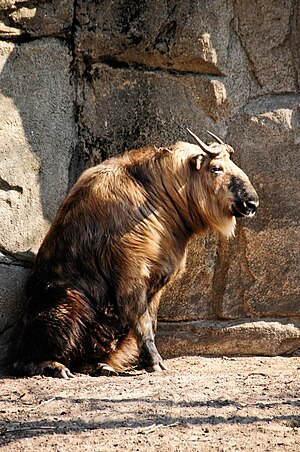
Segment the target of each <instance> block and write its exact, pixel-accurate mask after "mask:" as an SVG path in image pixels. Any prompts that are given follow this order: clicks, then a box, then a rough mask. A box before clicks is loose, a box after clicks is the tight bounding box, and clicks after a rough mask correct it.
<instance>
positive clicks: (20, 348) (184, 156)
mask: <svg viewBox="0 0 300 452" xmlns="http://www.w3.org/2000/svg"><path fill="white" fill-rule="evenodd" d="M212 146H215V147H218V148H220V149H219V152H218V154H217V155H215V156H214V157H211V156H208V155H206V154H205V152H203V151H201V149H200V148H199V146H196V145H192V144H189V143H183V142H179V143H176V144H175V145H173V146H171V147H169V148H160V149H157V148H154V147H150V148H144V149H138V150H133V151H130V152H127V153H125V154H124V155H122V156H120V157H115V158H112V159H110V160H107V161H105V162H104V163H102V164H101V165H98V166H96V167H94V168H91V169H88V170H86V171H85V172H84V173H83V174H82V176H81V177H80V178H79V180H78V181H77V183H76V184H75V185H74V187H73V188H72V190H71V191H70V193H69V195H68V196H67V198H66V199H65V201H64V202H63V204H62V206H61V207H60V209H59V211H58V213H57V216H56V219H55V221H54V223H53V225H52V226H51V228H50V230H49V232H48V234H47V236H46V237H45V239H44V241H43V243H42V245H41V248H40V250H39V252H38V254H37V257H36V260H35V263H34V266H33V269H32V273H31V275H30V278H29V280H28V283H27V287H26V295H27V305H26V307H25V311H24V316H23V319H22V324H21V325H20V327H19V328H18V331H17V337H16V339H15V341H14V343H13V345H12V347H11V350H10V362H11V365H10V371H11V372H12V373H14V374H16V375H24V374H25V375H32V374H36V373H47V372H50V373H52V374H54V375H57V376H60V377H64V378H69V377H72V373H71V372H72V371H77V370H79V371H80V370H81V371H87V372H94V373H99V374H101V373H114V372H115V371H118V370H121V369H123V368H124V367H126V366H128V365H130V363H132V362H134V361H135V360H138V361H139V364H140V365H141V366H142V367H144V368H146V369H147V370H148V371H155V370H161V369H164V368H165V365H164V363H163V360H162V358H161V356H160V355H159V353H158V351H157V349H156V346H155V330H156V321H157V311H158V307H159V299H160V295H161V291H162V289H163V288H164V287H165V285H166V284H167V283H168V282H170V281H171V280H172V279H173V278H174V277H176V275H177V274H178V273H179V272H181V271H183V268H184V263H185V256H186V249H187V244H188V241H189V240H190V238H191V237H192V236H193V235H194V234H203V233H205V231H206V230H207V229H208V228H210V229H213V230H217V231H219V232H221V233H222V234H224V235H225V236H227V237H230V236H232V235H233V234H234V229H235V224H236V219H235V217H236V216H240V215H248V213H249V212H250V210H249V209H250V207H249V205H250V204H251V203H252V206H253V204H257V195H256V193H255V191H254V189H253V187H252V185H251V183H250V182H249V179H248V177H247V176H246V175H245V174H244V173H243V171H242V170H241V169H239V168H238V167H237V166H236V165H235V164H234V163H233V162H232V160H231V151H230V149H231V148H230V147H228V146H227V145H224V146H223V145H220V144H214V145H212ZM247 203H248V204H249V203H250V204H249V205H248V208H247V207H245V206H246V205H247ZM247 209H248V210H247Z"/></svg>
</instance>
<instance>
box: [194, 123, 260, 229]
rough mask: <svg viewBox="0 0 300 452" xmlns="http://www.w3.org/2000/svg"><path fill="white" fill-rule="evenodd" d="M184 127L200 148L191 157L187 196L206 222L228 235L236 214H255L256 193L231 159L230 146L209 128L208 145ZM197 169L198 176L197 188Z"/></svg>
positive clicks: (231, 151) (238, 215)
mask: <svg viewBox="0 0 300 452" xmlns="http://www.w3.org/2000/svg"><path fill="white" fill-rule="evenodd" d="M188 131H189V133H190V134H191V135H192V136H193V137H194V139H195V140H196V141H197V143H198V145H199V146H200V149H201V151H200V153H199V155H196V156H195V157H194V168H195V169H196V171H194V177H193V179H194V183H193V184H192V185H191V193H190V196H191V198H192V199H194V200H195V201H196V202H197V203H198V206H197V210H198V211H199V212H200V214H201V217H202V218H204V219H205V222H206V224H207V225H208V226H209V227H210V228H212V229H216V230H217V231H219V232H221V233H222V234H223V235H225V236H227V237H230V236H232V235H234V230H235V226H236V218H239V217H252V216H254V215H255V213H256V210H257V207H258V205H259V199H258V195H257V193H256V191H255V189H254V188H253V186H252V184H251V182H250V180H249V178H248V176H247V175H246V174H245V173H244V172H243V171H242V170H241V169H240V168H239V167H238V166H237V165H236V164H235V163H233V161H232V154H233V153H234V151H233V149H232V147H231V146H229V145H228V144H225V143H224V142H223V141H222V140H221V139H220V138H218V137H217V136H216V135H214V134H212V133H211V132H208V133H209V134H210V135H212V136H213V137H214V138H215V140H216V142H215V143H212V144H211V145H209V146H208V145H206V144H205V143H204V142H203V141H202V140H200V138H198V137H197V136H196V135H195V134H194V133H193V132H191V131H190V130H189V129H188ZM197 173H198V174H199V176H201V187H200V189H199V184H198V183H197V179H198V178H197ZM198 180H199V179H198ZM197 193H198V194H197Z"/></svg>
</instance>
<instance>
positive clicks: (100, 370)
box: [96, 363, 118, 377]
mask: <svg viewBox="0 0 300 452" xmlns="http://www.w3.org/2000/svg"><path fill="white" fill-rule="evenodd" d="M96 374H97V375H99V376H100V375H101V376H105V377H114V376H116V375H118V372H117V371H116V370H115V369H114V368H113V367H111V366H109V365H108V364H105V363H99V364H98V365H97V368H96Z"/></svg>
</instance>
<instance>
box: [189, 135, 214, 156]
mask: <svg viewBox="0 0 300 452" xmlns="http://www.w3.org/2000/svg"><path fill="white" fill-rule="evenodd" d="M187 131H188V132H189V133H190V134H191V135H192V137H193V138H194V139H195V140H196V141H197V143H198V144H199V146H200V148H201V149H202V151H204V152H205V153H206V154H208V155H209V156H210V157H214V156H215V155H218V154H220V152H221V150H220V149H212V148H210V147H209V146H207V144H205V143H204V142H203V141H202V140H200V138H199V137H197V135H195V134H194V133H193V132H192V131H191V130H190V129H189V128H187Z"/></svg>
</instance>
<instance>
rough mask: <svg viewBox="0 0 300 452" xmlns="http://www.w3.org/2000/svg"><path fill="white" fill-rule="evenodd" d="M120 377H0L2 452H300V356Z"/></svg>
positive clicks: (176, 365)
mask: <svg viewBox="0 0 300 452" xmlns="http://www.w3.org/2000/svg"><path fill="white" fill-rule="evenodd" d="M166 363H167V365H168V367H169V369H170V370H168V371H165V372H161V373H155V374H147V373H145V372H135V373H134V372H133V373H130V374H127V375H122V376H121V375H120V376H117V377H90V376H85V375H78V376H77V378H76V379H71V380H60V379H54V378H50V377H33V378H23V379H15V378H2V379H0V386H1V388H0V395H1V398H0V420H1V424H0V447H1V451H3V452H4V451H37V450H38V451H56V452H58V451H60V452H67V451H72V452H73V451H119V450H120V451H121V450H124V449H126V450H129V451H156V450H160V451H168V452H170V451H240V450H244V451H250V450H257V451H272V452H273V451H283V450H284V451H299V450H300V398H299V382H298V380H299V372H300V357H297V356H294V357H275V358H262V357H246V358H245V357H243V358H231V357H230V358H228V357H223V358H209V357H182V358H176V359H172V360H167V361H166Z"/></svg>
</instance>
